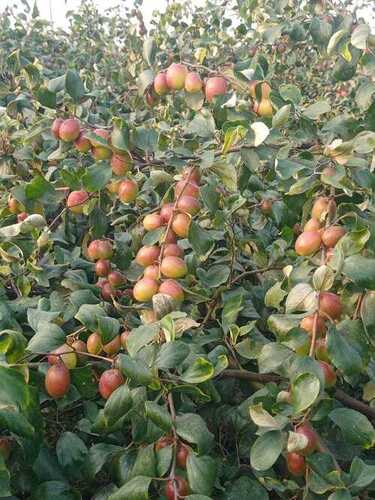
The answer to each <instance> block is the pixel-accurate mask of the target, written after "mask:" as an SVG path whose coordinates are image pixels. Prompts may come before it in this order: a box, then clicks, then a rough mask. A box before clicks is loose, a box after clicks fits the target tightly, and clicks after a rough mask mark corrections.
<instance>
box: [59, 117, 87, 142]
mask: <svg viewBox="0 0 375 500" xmlns="http://www.w3.org/2000/svg"><path fill="white" fill-rule="evenodd" d="M80 132H81V124H80V122H79V120H77V119H76V118H68V119H67V120H64V121H63V122H62V123H61V125H60V128H59V132H58V133H59V137H60V139H61V140H62V141H64V142H73V141H75V140H76V139H78V136H79V134H80Z"/></svg>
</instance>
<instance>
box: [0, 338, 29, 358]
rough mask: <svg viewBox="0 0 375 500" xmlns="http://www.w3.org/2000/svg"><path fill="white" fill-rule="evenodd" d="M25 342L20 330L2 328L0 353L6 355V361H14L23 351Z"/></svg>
mask: <svg viewBox="0 0 375 500" xmlns="http://www.w3.org/2000/svg"><path fill="white" fill-rule="evenodd" d="M26 344H27V340H26V338H25V337H24V336H23V335H22V333H21V332H17V331H15V330H3V331H1V332H0V353H3V354H5V355H6V360H7V362H8V363H15V362H16V361H17V360H18V359H19V358H20V357H21V356H22V354H23V353H24V350H25V347H26Z"/></svg>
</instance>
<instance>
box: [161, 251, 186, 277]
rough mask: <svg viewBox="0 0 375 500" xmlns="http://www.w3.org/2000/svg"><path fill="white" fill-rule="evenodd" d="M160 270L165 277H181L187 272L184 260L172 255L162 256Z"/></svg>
mask: <svg viewBox="0 0 375 500" xmlns="http://www.w3.org/2000/svg"><path fill="white" fill-rule="evenodd" d="M160 270H161V272H162V274H163V276H165V277H166V278H183V277H184V276H185V275H186V274H187V266H186V263H185V261H184V260H183V259H181V258H180V257H175V256H173V255H171V256H170V257H164V258H163V260H162V262H161V266H160Z"/></svg>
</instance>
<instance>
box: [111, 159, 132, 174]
mask: <svg viewBox="0 0 375 500" xmlns="http://www.w3.org/2000/svg"><path fill="white" fill-rule="evenodd" d="M130 165H131V159H130V156H129V155H120V154H114V155H112V158H111V167H112V172H113V173H114V174H115V175H125V174H126V173H127V172H128V171H129V169H130Z"/></svg>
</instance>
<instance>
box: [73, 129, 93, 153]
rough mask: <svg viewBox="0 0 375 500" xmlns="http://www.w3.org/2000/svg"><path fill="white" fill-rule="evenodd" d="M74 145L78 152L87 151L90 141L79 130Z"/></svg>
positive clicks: (89, 147)
mask: <svg viewBox="0 0 375 500" xmlns="http://www.w3.org/2000/svg"><path fill="white" fill-rule="evenodd" d="M74 146H75V148H76V149H77V150H78V151H79V152H80V153H87V152H88V151H90V149H91V142H90V141H89V140H88V139H87V137H85V133H84V132H81V133H80V134H79V136H78V138H77V139H76V140H75V141H74Z"/></svg>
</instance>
